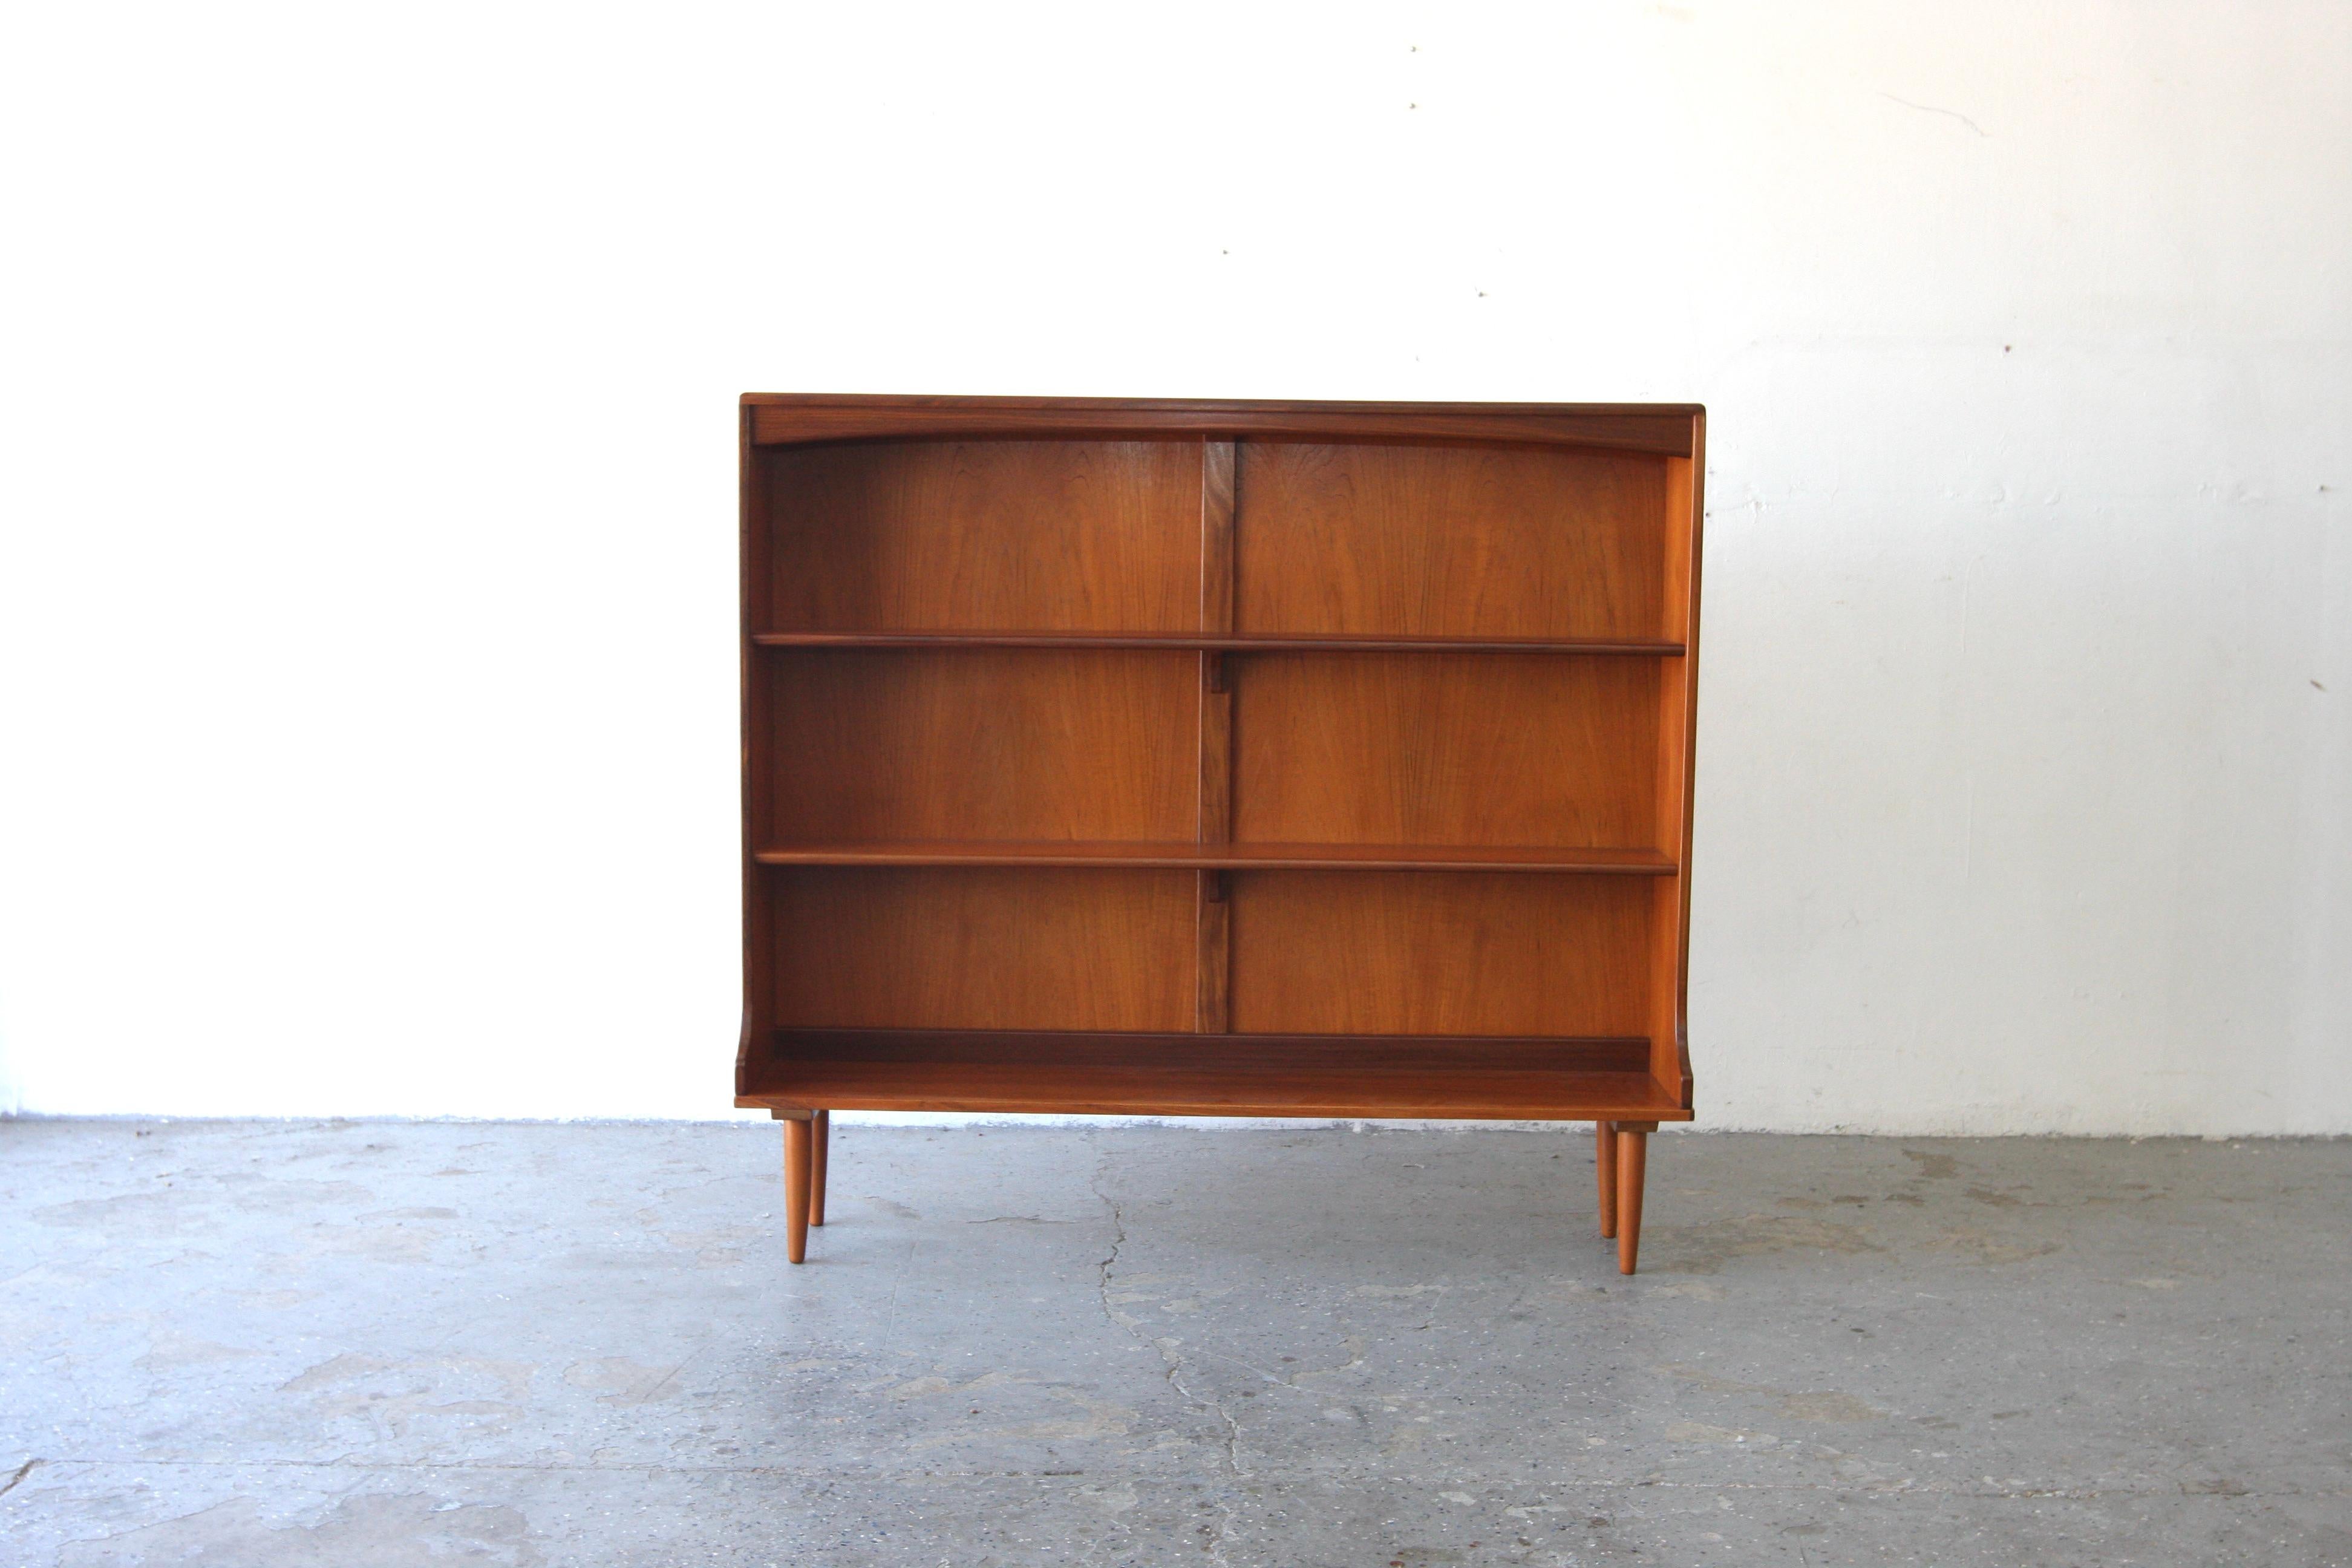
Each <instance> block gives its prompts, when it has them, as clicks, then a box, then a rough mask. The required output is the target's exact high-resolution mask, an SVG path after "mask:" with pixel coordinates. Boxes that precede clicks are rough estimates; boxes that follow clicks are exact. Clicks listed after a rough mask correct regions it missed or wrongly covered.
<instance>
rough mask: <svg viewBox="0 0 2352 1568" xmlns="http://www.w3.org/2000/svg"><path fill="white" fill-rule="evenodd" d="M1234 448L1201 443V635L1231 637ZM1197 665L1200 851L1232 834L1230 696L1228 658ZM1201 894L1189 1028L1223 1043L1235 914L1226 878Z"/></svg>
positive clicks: (1215, 656) (1207, 657) (1214, 877)
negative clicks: (1193, 1008)
mask: <svg viewBox="0 0 2352 1568" xmlns="http://www.w3.org/2000/svg"><path fill="white" fill-rule="evenodd" d="M1235 457H1236V453H1235V451H1234V442H1231V441H1203V442H1202V443H1201V626H1200V629H1201V630H1202V631H1203V632H1213V633H1218V634H1228V633H1231V632H1232V631H1233V629H1234V503H1235V498H1236V494H1237V491H1236V488H1235V479H1236V477H1237V475H1236V468H1235ZM1200 661H1201V796H1200V813H1199V823H1198V831H1197V833H1196V834H1195V837H1197V839H1198V840H1199V842H1201V843H1202V844H1224V843H1229V842H1231V841H1232V839H1233V831H1234V826H1233V825H1234V693H1233V679H1232V674H1233V672H1232V670H1231V668H1229V666H1228V663H1227V657H1226V656H1225V655H1224V654H1223V653H1219V652H1216V651H1213V650H1207V651H1203V652H1202V654H1201V656H1200ZM1196 877H1197V879H1198V887H1199V892H1198V897H1197V903H1198V907H1199V911H1200V919H1199V930H1200V946H1199V963H1198V971H1197V972H1198V974H1199V985H1198V988H1197V990H1198V1004H1197V1008H1196V1014H1195V1018H1194V1024H1193V1026H1194V1028H1195V1029H1197V1030H1198V1031H1199V1032H1200V1033H1202V1034H1204V1035H1222V1034H1223V1033H1225V1032H1226V1030H1227V1029H1228V1028H1229V1027H1230V1026H1231V1017H1230V1013H1231V1007H1230V990H1231V986H1232V982H1233V906H1232V904H1231V903H1230V902H1229V901H1228V900H1227V899H1226V897H1225V894H1226V890H1227V889H1226V886H1225V873H1224V872H1223V871H1202V872H1198V873H1196Z"/></svg>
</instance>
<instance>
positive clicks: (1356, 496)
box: [1235, 442, 1666, 637]
mask: <svg viewBox="0 0 2352 1568" xmlns="http://www.w3.org/2000/svg"><path fill="white" fill-rule="evenodd" d="M1241 484H1242V496H1243V514H1242V519H1243V521H1242V526H1241V529H1240V539H1241V549H1240V574H1241V590H1240V595H1239V599H1238V603H1237V608H1236V613H1235V624H1236V625H1237V626H1240V627H1241V628H1242V629H1243V630H1244V631H1282V632H1322V633H1356V634H1368V633H1369V634H1388V635H1391V636H1393V635H1406V636H1420V637H1655V636H1657V635H1658V625H1659V620H1660V615H1661V611H1660V607H1659V606H1660V598H1661V593H1662V588H1663V584H1662V576H1663V574H1664V564H1665V563H1664V553H1665V543H1664V533H1665V532H1666V521H1665V519H1666V510H1665V509H1666V473H1665V462H1664V459H1663V458H1655V457H1648V456H1633V455H1628V454H1624V453H1613V452H1584V451H1576V450H1569V449H1548V448H1544V447H1513V446H1496V447H1421V446H1373V445H1368V444H1362V443H1349V444H1345V445H1331V446H1315V445H1308V444H1305V443H1298V442H1252V443H1249V444H1248V445H1247V446H1246V447H1245V448H1244V458H1243V464H1242V480H1241Z"/></svg>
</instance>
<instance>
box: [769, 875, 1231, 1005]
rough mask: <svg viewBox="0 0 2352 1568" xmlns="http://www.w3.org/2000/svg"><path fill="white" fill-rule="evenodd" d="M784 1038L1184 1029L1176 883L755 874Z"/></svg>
mask: <svg viewBox="0 0 2352 1568" xmlns="http://www.w3.org/2000/svg"><path fill="white" fill-rule="evenodd" d="M768 875H769V883H768V896H769V898H770V899H771V900H772V907H773V910H774V920H773V928H774V931H775V932H776V958H775V987H776V1008H777V1016H778V1017H779V1019H780V1021H781V1022H782V1023H783V1024H785V1025H787V1026H832V1027H847V1028H856V1027H900V1028H943V1029H1159V1030H1181V1029H1190V1028H1192V1026H1193V1014H1194V1006H1195V995H1194V991H1195V983H1194V975H1193V945H1194V910H1193V884H1194V878H1195V876H1196V873H1193V872H1190V871H1125V870H1121V871H1102V870H1002V869H987V868H950V869H931V868H876V869H862V868H861V869H856V870H850V869H837V868H803V869H795V870H790V871H772V872H770V873H769V874H768Z"/></svg>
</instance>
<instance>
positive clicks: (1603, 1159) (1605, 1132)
mask: <svg viewBox="0 0 2352 1568" xmlns="http://www.w3.org/2000/svg"><path fill="white" fill-rule="evenodd" d="M1592 1131H1593V1139H1592V1164H1593V1169H1594V1170H1595V1171H1596V1172H1598V1173H1599V1174H1600V1177H1601V1235H1603V1236H1614V1235H1616V1234H1617V1124H1616V1123H1615V1122H1614V1121H1596V1122H1594V1123H1593V1124H1592Z"/></svg>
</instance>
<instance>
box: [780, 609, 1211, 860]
mask: <svg viewBox="0 0 2352 1568" xmlns="http://www.w3.org/2000/svg"><path fill="white" fill-rule="evenodd" d="M1188 592H1189V590H1188ZM1187 613H1188V614H1189V613H1190V606H1189V604H1188V606H1187ZM762 657H763V658H767V659H769V660H771V661H772V679H771V680H770V683H769V689H770V697H769V706H770V709H771V710H772V714H773V728H772V753H773V761H772V764H771V778H772V795H771V797H770V802H771V806H770V810H769V812H768V814H767V816H766V818H765V820H764V821H763V822H761V824H760V827H761V832H762V833H763V834H766V835H769V836H772V837H769V838H763V840H762V844H763V845H764V844H765V843H767V842H772V841H773V840H774V839H775V838H782V839H784V840H790V841H819V842H824V841H872V840H896V839H991V840H993V839H1017V840H1041V839H1073V840H1075V839H1087V840H1100V839H1122V840H1136V839H1140V840H1163V841H1164V840H1169V839H1180V840H1190V839H1192V837H1193V835H1194V833H1195V832H1196V831H1197V816H1198V800H1197V795H1198V790H1199V748H1200V736H1199V729H1198V725H1199V710H1200V700H1201V698H1200V690H1201V681H1200V670H1199V665H1200V660H1199V656H1198V655H1195V654H1190V653H1128V652H1106V651H1089V652H1058V651H1048V650H1041V649H1027V648H991V649H984V650H982V649H975V650H970V651H962V652H952V653H948V652H915V651H885V652H856V653H852V652H843V651H824V652H808V653H792V654H785V653H781V652H772V653H768V654H765V655H763V656H762Z"/></svg>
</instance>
